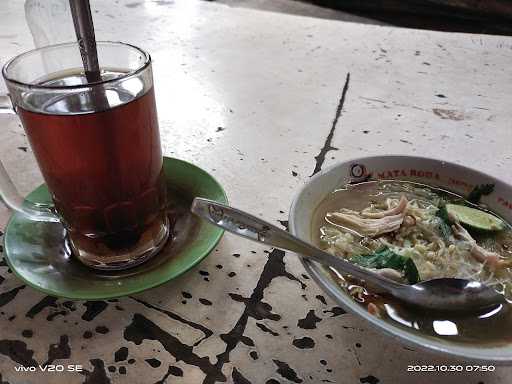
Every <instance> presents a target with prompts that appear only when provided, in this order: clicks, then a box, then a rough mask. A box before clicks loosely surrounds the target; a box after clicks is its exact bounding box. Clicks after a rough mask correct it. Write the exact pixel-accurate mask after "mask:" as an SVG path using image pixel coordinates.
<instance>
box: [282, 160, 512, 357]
mask: <svg viewBox="0 0 512 384" xmlns="http://www.w3.org/2000/svg"><path fill="white" fill-rule="evenodd" d="M378 159H382V160H383V159H388V160H392V159H394V160H398V161H400V160H406V159H408V160H411V159H414V160H416V161H439V162H442V163H443V165H445V166H449V167H455V168H459V169H461V168H462V169H465V170H466V171H470V172H472V173H474V174H476V175H478V176H482V177H484V178H487V179H493V180H494V181H498V180H497V179H496V178H495V177H493V176H491V175H488V174H485V173H483V172H481V171H478V170H476V169H474V168H470V167H466V166H464V165H461V164H457V163H453V162H451V161H446V160H441V159H438V158H435V157H423V156H413V155H410V156H409V155H393V154H389V155H376V156H361V157H350V158H347V159H345V160H342V161H339V162H337V163H336V164H333V165H331V166H329V167H327V168H325V169H323V170H321V171H320V172H318V173H317V174H315V175H313V176H311V178H310V179H309V180H308V181H307V182H306V183H305V184H304V185H302V186H301V188H300V189H299V190H298V191H297V192H296V193H295V196H294V198H293V200H292V203H291V206H290V211H289V215H288V222H289V230H290V233H291V234H293V235H296V234H297V221H296V211H297V206H298V203H299V200H300V199H301V197H302V195H303V194H304V192H305V191H306V190H307V189H308V188H309V187H310V186H311V185H312V184H314V183H316V182H318V180H320V179H321V178H323V177H325V175H326V174H329V173H330V172H333V171H335V170H336V169H338V168H342V167H345V166H347V165H349V164H350V163H354V162H361V161H369V160H378ZM394 179H396V180H400V177H397V178H394ZM500 182H501V183H502V184H503V185H505V186H506V187H508V188H512V186H511V185H510V184H508V183H505V182H503V181H501V180H500ZM298 256H299V259H300V261H301V263H302V265H303V266H304V268H305V270H306V272H307V273H308V274H309V275H310V276H311V277H312V278H313V280H314V281H315V282H316V284H317V285H318V286H319V287H320V288H321V289H322V290H323V291H324V292H326V293H327V294H328V295H329V296H330V297H331V298H332V299H333V300H334V301H335V302H336V303H337V304H339V305H341V306H342V307H343V308H344V309H346V310H347V312H350V313H353V314H356V315H358V316H359V317H361V318H363V319H364V320H366V321H367V322H368V323H369V324H370V325H371V326H372V327H373V328H374V329H377V330H380V331H382V332H383V333H384V334H386V335H388V336H391V337H392V338H394V339H398V340H399V341H400V342H401V343H403V344H405V345H408V346H413V347H415V348H419V349H421V350H424V351H430V352H435V353H438V354H442V355H445V356H451V357H457V358H462V359H464V360H469V361H478V362H492V363H494V364H498V365H510V364H512V353H510V355H496V356H490V353H489V352H491V350H494V351H496V352H497V351H499V350H503V349H504V347H503V346H496V347H486V346H481V347H480V346H471V345H467V346H466V345H462V344H459V345H457V344H453V343H451V342H450V341H445V342H441V341H437V340H435V339H433V338H431V337H428V336H426V335H425V336H424V335H422V334H421V333H418V334H414V333H412V332H411V331H406V330H404V329H401V328H400V327H398V326H396V325H394V324H393V323H390V322H387V321H384V320H382V319H380V318H377V317H375V316H372V315H370V314H369V313H368V312H367V310H366V309H364V308H363V307H362V306H360V305H359V304H357V303H356V302H355V301H353V300H352V298H350V296H348V294H347V293H345V292H343V291H342V290H341V289H339V288H337V286H336V285H335V284H333V283H332V282H331V281H330V280H329V279H327V278H326V277H325V276H324V273H323V272H322V270H321V268H322V267H321V265H320V264H318V263H316V262H314V261H311V260H308V259H306V258H305V257H303V256H302V255H300V254H299V255H298ZM508 346H509V347H510V348H511V351H512V343H510V344H508ZM483 351H486V352H488V353H484V354H482V352H483Z"/></svg>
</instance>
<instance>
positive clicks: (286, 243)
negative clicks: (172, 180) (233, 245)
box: [190, 197, 402, 292]
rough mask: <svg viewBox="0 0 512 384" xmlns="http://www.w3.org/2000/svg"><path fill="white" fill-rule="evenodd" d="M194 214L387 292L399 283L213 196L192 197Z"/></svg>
mask: <svg viewBox="0 0 512 384" xmlns="http://www.w3.org/2000/svg"><path fill="white" fill-rule="evenodd" d="M190 210H191V211H192V212H193V213H194V214H196V215H197V216H199V217H201V218H203V219H205V220H207V221H209V222H210V223H212V224H214V225H216V226H218V227H221V228H224V229H225V230H226V231H228V232H231V233H233V234H235V235H238V236H241V237H245V238H247V239H250V240H253V241H257V242H260V243H263V244H268V245H270V246H272V247H275V248H279V249H283V250H287V251H292V252H295V253H298V254H300V255H301V256H303V257H305V258H308V259H311V260H314V261H316V262H319V263H320V264H323V265H326V266H332V267H335V268H336V269H338V270H340V271H342V272H345V273H348V274H350V275H353V276H355V277H357V278H359V279H363V280H365V281H367V282H369V283H371V284H373V285H377V286H378V287H381V288H384V289H385V290H386V291H388V292H391V291H393V290H395V289H396V288H399V287H400V286H402V284H399V283H396V282H395V281H392V280H390V279H387V278H385V277H383V276H379V275H377V274H375V273H372V272H370V271H368V270H366V269H364V268H361V267H359V266H357V265H355V264H352V263H350V262H348V261H345V260H344V259H342V258H339V257H336V256H333V255H331V254H329V253H327V252H324V251H322V250H321V249H319V248H317V247H315V246H313V245H311V244H309V243H306V242H305V241H303V240H301V239H299V238H298V237H295V236H293V235H292V234H290V233H288V232H286V231H284V230H282V229H280V228H278V227H276V226H274V225H272V224H270V223H268V222H266V221H264V220H261V219H259V218H257V217H255V216H253V215H250V214H249V213H246V212H243V211H240V210H238V209H235V208H231V207H229V206H227V205H224V204H220V203H217V202H215V201H213V200H208V199H203V198H199V197H196V198H195V199H194V201H193V202H192V207H191V209H190Z"/></svg>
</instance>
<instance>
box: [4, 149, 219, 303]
mask: <svg viewBox="0 0 512 384" xmlns="http://www.w3.org/2000/svg"><path fill="white" fill-rule="evenodd" d="M164 171H165V176H166V180H167V186H168V194H169V201H171V204H170V207H169V210H170V215H171V217H172V218H174V219H175V224H174V230H173V238H172V241H168V242H167V245H165V247H164V248H163V249H162V250H161V251H160V253H159V254H158V255H156V256H154V257H153V258H152V259H150V260H148V261H147V262H145V263H144V264H142V265H140V266H137V267H134V268H132V269H128V270H125V271H116V272H103V271H97V270H93V269H90V268H88V267H86V266H84V265H82V264H81V263H80V262H79V261H78V260H76V259H75V258H74V257H73V255H72V254H71V253H70V250H69V248H68V247H66V242H65V241H64V236H65V231H64V228H63V226H62V225H61V224H59V223H42V222H34V221H30V220H28V219H27V218H26V217H25V216H23V215H22V214H20V213H15V214H13V216H12V217H11V219H10V221H9V223H8V224H7V227H6V229H5V234H4V254H5V259H6V260H7V263H8V264H9V267H10V268H11V270H12V271H13V272H14V273H15V275H16V276H18V277H19V278H20V279H21V280H23V281H24V282H25V283H26V284H28V285H30V286H31V287H33V288H35V289H37V290H40V291H43V292H45V293H47V294H49V295H53V296H59V297H66V298H70V299H84V300H98V299H107V298H113V297H119V296H125V295H130V294H133V293H137V292H141V291H144V290H146V289H149V288H153V287H156V286H157V285H160V284H162V283H165V282H166V281H169V280H171V279H174V278H175V277H177V276H179V275H181V274H182V273H184V272H186V271H188V270H189V269H190V268H192V267H193V266H194V265H196V264H197V263H199V262H200V261H201V260H202V259H204V258H205V257H206V256H207V255H208V254H209V253H210V252H211V251H212V249H213V248H214V247H215V245H216V244H217V243H218V242H219V240H220V238H221V237H222V234H223V230H222V229H220V228H217V227H214V226H212V225H210V224H208V223H206V222H204V221H201V220H199V219H197V218H196V217H194V216H192V214H191V213H190V211H189V208H190V204H191V202H192V199H193V198H194V197H196V196H200V197H205V198H209V199H213V200H216V201H219V202H222V203H227V198H226V194H225V192H224V190H223V189H222V187H221V186H220V184H219V183H218V182H217V181H216V180H215V179H214V178H213V177H212V176H211V175H209V174H208V173H207V172H205V171H203V170H202V169H201V168H199V167H197V166H195V165H192V164H190V163H187V162H185V161H182V160H178V159H172V158H164ZM27 200H30V201H33V202H40V203H48V202H51V198H50V195H49V193H48V189H47V188H46V186H45V185H41V186H39V187H38V188H36V189H35V190H34V191H32V192H31V193H30V194H29V195H28V196H27Z"/></svg>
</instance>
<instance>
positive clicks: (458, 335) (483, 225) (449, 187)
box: [289, 155, 512, 364]
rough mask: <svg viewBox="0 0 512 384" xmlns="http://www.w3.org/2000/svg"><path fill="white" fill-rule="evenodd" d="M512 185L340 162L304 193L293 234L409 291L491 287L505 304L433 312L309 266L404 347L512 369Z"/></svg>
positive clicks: (442, 165) (399, 161)
mask: <svg viewBox="0 0 512 384" xmlns="http://www.w3.org/2000/svg"><path fill="white" fill-rule="evenodd" d="M510 223H512V186H510V185H508V184H506V183H504V182H502V181H500V180H498V179H495V178H493V177H491V176H489V175H486V174H484V173H482V172H480V171H478V170H474V169H471V168H468V167H465V166H462V165H459V164H454V163H450V162H447V161H441V160H437V159H430V158H422V157H415V156H394V155H389V156H376V157H364V158H358V159H352V160H349V161H345V162H342V163H339V164H336V165H334V166H332V167H330V168H328V169H325V170H324V171H322V172H320V173H318V174H316V175H315V176H313V177H312V178H311V179H310V181H309V182H308V183H307V184H306V185H305V186H304V187H303V188H302V189H301V190H300V191H299V192H298V194H297V195H296V197H295V199H294V201H293V203H292V206H291V209H290V217H289V226H290V231H291V233H292V234H294V235H296V236H298V237H299V238H301V239H303V240H306V241H309V242H311V243H313V244H315V245H317V246H318V247H320V248H322V249H323V250H325V251H326V252H329V253H331V254H333V255H335V256H336V257H340V258H344V259H345V260H347V261H350V262H352V263H354V264H357V265H359V266H361V267H364V268H367V269H368V270H370V271H371V272H373V273H377V274H381V275H383V276H385V277H387V278H390V279H393V280H396V281H398V282H401V283H403V284H414V283H416V282H420V281H425V280H429V279H435V278H442V277H454V278H464V279H469V280H475V281H480V282H483V283H485V284H486V285H488V286H491V287H492V288H494V289H495V290H496V291H497V292H499V293H500V294H502V295H503V296H504V297H505V299H506V301H505V302H504V303H503V304H500V305H497V306H495V307H491V308H488V309H486V310H480V311H476V310H475V311H474V312H473V311H470V312H467V313H466V312H465V313H456V312H450V313H446V312H442V311H425V310H422V309H421V308H413V307H411V306H408V305H406V304H404V303H402V302H400V301H398V300H396V299H395V298H393V297H392V296H390V295H388V294H385V293H384V292H379V291H378V289H376V288H374V287H371V286H367V285H366V284H365V282H364V281H360V280H358V279H356V278H354V277H352V276H350V275H346V274H343V273H341V272H340V271H337V270H335V269H333V268H329V267H325V266H322V265H320V264H318V263H315V262H312V261H309V260H307V259H306V258H301V260H302V263H303V265H304V267H305V269H306V270H307V272H308V273H309V274H310V275H311V276H312V277H313V279H314V280H315V281H316V283H317V284H318V285H319V286H320V287H321V288H322V289H323V290H324V291H325V292H326V293H327V294H328V295H329V296H330V297H332V298H333V299H334V300H335V301H336V302H337V303H338V304H339V305H340V306H341V307H343V308H344V309H346V310H347V311H349V312H352V313H354V314H356V315H359V316H361V317H363V318H364V319H366V320H367V321H368V322H369V323H370V324H371V325H372V326H374V327H376V328H378V329H380V330H382V331H383V332H385V333H387V334H389V335H392V336H394V337H396V338H398V339H400V340H401V341H402V342H403V343H405V344H408V345H413V346H416V347H419V348H425V349H428V350H431V351H435V352H439V353H444V354H449V355H452V356H456V357H461V358H464V359H466V360H474V361H487V362H493V363H502V364H509V363H512V304H510V303H512V226H511V225H510Z"/></svg>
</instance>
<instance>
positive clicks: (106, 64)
mask: <svg viewBox="0 0 512 384" xmlns="http://www.w3.org/2000/svg"><path fill="white" fill-rule="evenodd" d="M97 50H98V60H99V63H100V68H101V81H97V82H89V81H88V80H87V78H86V76H85V75H84V71H83V67H82V58H81V56H80V51H79V47H78V44H77V43H65V44H58V45H52V46H47V47H42V48H39V49H35V50H32V51H29V52H26V53H23V54H21V55H19V56H17V57H15V58H13V59H11V60H10V61H9V62H8V63H7V64H6V65H5V66H4V67H3V70H2V74H3V77H4V80H5V83H6V85H7V88H8V91H9V97H7V96H3V97H0V109H3V111H4V112H5V111H6V110H7V106H6V104H7V102H8V101H9V100H10V105H9V107H12V110H13V111H15V112H16V113H17V115H18V116H19V118H20V119H21V121H22V123H23V127H24V129H25V132H26V134H27V137H28V140H29V142H30V146H31V148H32V150H33V152H34V155H35V157H36V160H37V163H38V165H39V168H40V169H41V173H42V175H43V177H44V180H45V182H46V185H47V187H48V190H49V192H50V194H51V196H52V199H53V205H51V206H47V205H41V204H34V203H31V202H29V201H27V200H25V199H24V198H23V197H22V196H20V195H19V193H18V192H17V190H16V188H15V186H14V184H13V183H12V181H11V179H10V178H9V175H8V174H7V172H6V170H5V168H4V167H3V165H1V164H0V195H1V197H2V200H3V201H4V203H5V204H6V205H7V206H9V207H10V208H12V209H14V210H16V211H18V212H21V213H22V214H24V215H27V216H28V217H29V218H31V219H33V220H35V221H47V222H61V223H62V225H63V226H64V228H65V230H66V232H67V236H66V241H67V242H68V243H69V246H70V248H71V250H72V252H73V254H74V256H76V258H78V259H79V260H80V261H81V262H83V263H84V264H86V265H87V266H89V267H92V268H96V269H105V270H110V269H113V270H118V269H125V268H129V267H133V266H135V265H138V264H140V263H142V262H143V261H145V260H147V259H148V258H150V257H151V256H153V255H155V254H156V253H157V252H158V251H159V250H160V249H161V248H162V246H163V245H164V244H165V241H166V240H167V238H168V236H169V232H170V229H169V219H168V217H167V215H166V196H167V194H166V183H165V178H164V174H163V158H162V151H161V147H160V134H159V130H158V121H157V113H156V106H155V96H154V91H153V76H152V69H151V58H150V56H149V54H148V53H146V52H144V51H143V50H142V49H140V48H137V47H135V46H133V45H129V44H124V43H116V42H98V43H97Z"/></svg>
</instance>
